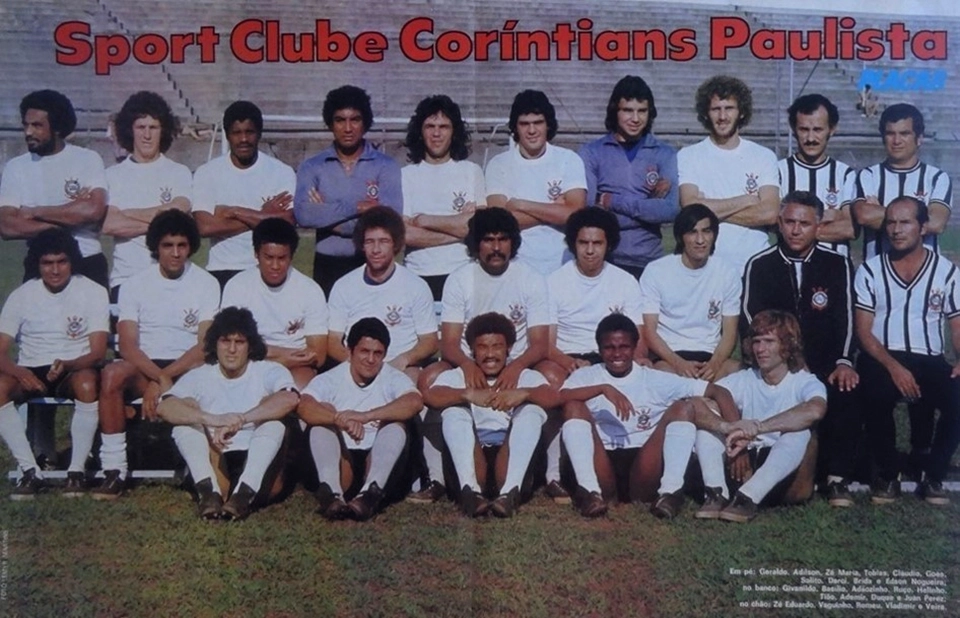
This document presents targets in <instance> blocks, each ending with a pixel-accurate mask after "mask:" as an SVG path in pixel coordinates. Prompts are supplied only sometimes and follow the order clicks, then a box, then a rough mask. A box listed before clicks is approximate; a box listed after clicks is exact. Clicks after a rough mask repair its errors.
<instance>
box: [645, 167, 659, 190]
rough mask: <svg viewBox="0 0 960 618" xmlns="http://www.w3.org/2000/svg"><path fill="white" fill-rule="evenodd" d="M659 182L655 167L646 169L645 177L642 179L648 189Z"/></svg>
mask: <svg viewBox="0 0 960 618" xmlns="http://www.w3.org/2000/svg"><path fill="white" fill-rule="evenodd" d="M659 180H660V172H659V171H658V170H657V168H655V167H648V168H647V175H646V176H645V177H644V182H646V183H647V186H648V187H653V186H654V185H655V184H657V182H658V181H659Z"/></svg>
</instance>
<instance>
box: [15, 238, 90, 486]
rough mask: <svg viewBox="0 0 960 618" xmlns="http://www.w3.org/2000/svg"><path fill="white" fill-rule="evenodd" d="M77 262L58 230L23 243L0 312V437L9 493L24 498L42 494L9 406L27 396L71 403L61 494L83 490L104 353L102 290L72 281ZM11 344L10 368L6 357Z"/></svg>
mask: <svg viewBox="0 0 960 618" xmlns="http://www.w3.org/2000/svg"><path fill="white" fill-rule="evenodd" d="M80 260H81V257H80V249H79V248H78V247H77V241H76V240H74V238H73V237H72V236H71V235H70V232H68V231H67V230H64V229H60V228H57V229H51V230H47V231H44V232H41V233H40V234H38V235H37V236H36V237H35V238H34V239H33V240H31V241H30V243H29V248H28V249H27V257H26V259H25V260H24V265H25V267H26V271H27V274H28V276H30V277H32V278H30V279H28V280H27V282H26V283H24V284H23V285H21V286H20V287H18V288H17V289H15V290H14V291H13V292H11V293H10V296H9V297H7V302H6V303H5V304H4V305H3V311H2V313H0V437H2V438H3V441H4V442H5V443H6V445H7V448H9V449H10V451H11V453H12V454H13V457H14V459H16V460H17V464H18V465H19V466H20V469H21V470H22V471H23V474H22V475H21V476H20V480H19V481H18V482H17V486H16V487H15V488H14V490H13V492H12V493H11V494H10V498H12V499H13V500H24V499H30V498H33V496H34V495H35V494H36V493H37V492H39V491H40V490H41V489H42V488H43V484H44V483H43V473H42V472H41V471H40V466H39V465H37V460H36V458H35V457H34V455H33V451H32V450H31V448H30V443H29V442H28V441H27V434H26V428H25V427H24V424H23V421H22V420H21V419H20V415H19V414H18V413H17V408H16V405H15V403H16V402H22V401H24V400H25V399H27V398H29V397H42V396H54V397H72V398H74V399H75V400H76V406H75V408H74V412H73V422H72V423H71V425H70V437H71V439H72V441H73V446H72V454H71V457H70V467H69V468H68V470H67V487H66V490H65V491H64V495H65V496H75V495H77V494H79V493H80V492H82V491H83V488H84V473H83V470H84V464H85V463H86V461H87V455H88V454H89V453H90V448H91V447H92V446H93V438H94V436H96V433H97V385H98V382H99V366H100V365H101V364H102V363H103V359H104V356H105V355H106V353H107V331H108V328H109V326H108V309H107V291H106V289H105V288H103V287H101V286H100V285H97V284H96V283H94V282H93V281H91V280H90V279H87V278H86V277H83V276H81V275H73V268H74V265H76V264H79V262H80ZM15 343H16V344H17V345H18V346H19V355H18V357H17V361H16V363H14V362H13V361H12V360H10V357H9V352H10V349H11V347H12V346H13V345H14V344H15Z"/></svg>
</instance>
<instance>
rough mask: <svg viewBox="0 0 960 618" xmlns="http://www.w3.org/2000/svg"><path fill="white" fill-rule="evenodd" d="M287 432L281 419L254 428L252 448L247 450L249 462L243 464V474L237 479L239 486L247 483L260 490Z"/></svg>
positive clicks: (251, 439) (251, 440) (248, 485)
mask: <svg viewBox="0 0 960 618" xmlns="http://www.w3.org/2000/svg"><path fill="white" fill-rule="evenodd" d="M285 432H286V427H284V426H283V423H281V422H280V421H267V422H265V423H261V424H260V425H258V426H257V428H256V429H254V430H253V437H252V438H250V448H249V449H248V450H247V463H246V464H245V465H244V466H243V474H241V475H240V480H239V481H237V487H240V484H241V483H246V485H247V487H250V488H251V489H253V491H260V486H261V485H262V484H263V476H264V475H265V474H266V473H267V468H269V467H270V464H272V463H273V460H274V458H275V457H276V456H277V453H278V452H280V447H281V446H282V445H283V434H284V433H285Z"/></svg>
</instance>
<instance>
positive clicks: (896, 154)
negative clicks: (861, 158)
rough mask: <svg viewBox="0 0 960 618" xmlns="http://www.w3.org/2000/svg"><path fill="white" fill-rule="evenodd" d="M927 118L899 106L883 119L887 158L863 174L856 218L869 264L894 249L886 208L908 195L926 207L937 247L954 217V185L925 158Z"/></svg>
mask: <svg viewBox="0 0 960 618" xmlns="http://www.w3.org/2000/svg"><path fill="white" fill-rule="evenodd" d="M923 131H924V123H923V114H921V113H920V110H918V109H917V108H916V107H914V106H913V105H910V104H909V103H897V104H895V105H891V106H889V107H887V108H886V109H885V110H883V113H882V114H881V115H880V137H882V138H883V147H884V149H886V151H887V158H886V159H885V160H884V161H883V162H881V163H877V164H876V165H872V166H870V167H867V168H864V169H862V170H860V173H859V174H858V175H857V197H856V201H855V202H854V204H853V214H854V217H855V218H856V220H857V223H858V224H859V225H862V226H863V227H864V237H863V241H864V242H863V258H864V260H868V259H870V258H872V257H874V256H875V255H879V254H881V253H884V252H885V251H887V250H888V249H889V247H890V245H889V242H888V239H887V238H886V237H885V236H884V231H885V223H884V221H885V220H884V215H885V212H886V209H887V207H889V206H890V204H891V203H892V202H893V201H894V200H895V199H898V198H900V197H903V196H908V197H913V198H916V199H918V200H921V201H922V202H923V203H924V204H926V205H927V209H928V211H929V213H930V220H929V221H927V222H926V225H925V226H924V238H923V241H924V244H926V245H927V246H928V247H930V248H932V249H934V250H936V249H937V236H938V235H940V234H942V233H943V231H944V230H945V229H946V227H947V221H948V220H949V219H950V209H951V205H950V200H951V199H952V197H953V184H952V183H951V181H950V177H949V176H948V175H947V173H946V172H944V171H942V170H940V169H937V168H936V167H934V166H932V165H930V164H928V163H925V162H923V161H921V160H920V146H921V145H922V144H923Z"/></svg>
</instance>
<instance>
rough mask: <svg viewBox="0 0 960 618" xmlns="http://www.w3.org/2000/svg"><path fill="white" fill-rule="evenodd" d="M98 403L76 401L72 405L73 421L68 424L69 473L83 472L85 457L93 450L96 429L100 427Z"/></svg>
mask: <svg viewBox="0 0 960 618" xmlns="http://www.w3.org/2000/svg"><path fill="white" fill-rule="evenodd" d="M99 409H100V402H99V401H94V402H93V403H84V402H82V401H77V402H76V403H74V404H73V419H72V420H71V422H70V441H71V442H72V443H73V444H72V446H71V448H70V467H69V468H67V471H69V472H83V470H84V468H86V465H85V464H86V463H87V455H89V454H90V449H92V448H93V439H94V438H95V437H97V427H98V426H99V425H100V413H99Z"/></svg>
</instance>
